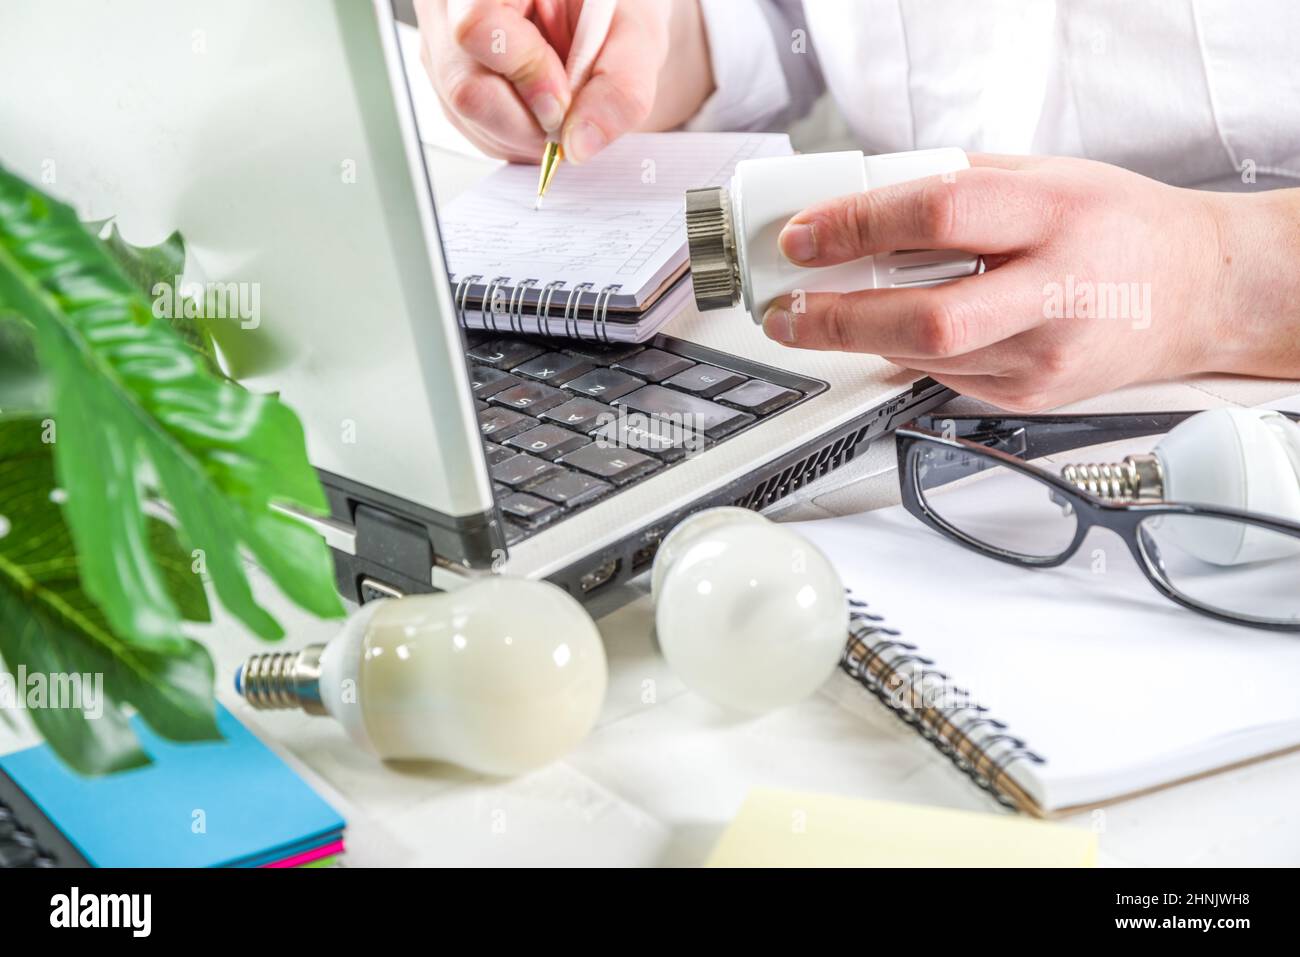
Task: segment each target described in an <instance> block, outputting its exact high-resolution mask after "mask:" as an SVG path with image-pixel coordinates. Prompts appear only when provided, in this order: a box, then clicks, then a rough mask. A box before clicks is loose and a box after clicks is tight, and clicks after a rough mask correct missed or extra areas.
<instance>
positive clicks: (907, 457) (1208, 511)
mask: <svg viewBox="0 0 1300 957" xmlns="http://www.w3.org/2000/svg"><path fill="white" fill-rule="evenodd" d="M1196 414H1198V413H1197V412H1194V411H1193V412H1162V413H1152V414H1126V413H1119V414H1103V415H1093V416H1087V417H1086V418H1085V417H1079V416H1065V415H1025V416H944V415H923V416H920V417H918V418H916V419H913V420H912V421H910V422H908V423H906V424H905V425H903V426H901V427H900V428H899V429H898V431H897V433H896V438H897V447H898V476H899V487H900V490H901V492H902V499H903V506H904V508H906V509H907V510H908V512H910V513H911V514H912V515H913V516H915V517H916V518H917V519H919V520H920V521H921V522H923V523H924V524H926V525H928V526H929V527H930V528H932V529H934V530H935V531H937V532H939V533H940V534H942V535H945V536H946V537H948V538H951V539H952V540H953V541H955V542H957V543H958V544H959V545H962V546H964V547H965V548H968V549H970V550H971V551H974V552H978V553H980V554H981V555H987V556H988V557H990V558H995V559H997V560H998V561H1002V562H1006V563H1008V564H1011V565H1020V566H1024V567H1031V568H1054V567H1057V566H1059V565H1063V564H1064V563H1065V562H1067V561H1069V560H1070V558H1071V557H1073V555H1074V554H1075V553H1076V552H1077V551H1078V550H1079V546H1080V545H1082V544H1083V541H1084V539H1085V538H1087V537H1088V533H1089V532H1090V531H1091V530H1092V528H1093V527H1094V526H1101V527H1102V528H1107V529H1110V530H1111V531H1113V532H1115V533H1116V534H1117V535H1119V537H1120V538H1122V539H1123V540H1124V542H1125V544H1126V545H1127V546H1128V549H1129V552H1130V553H1132V555H1133V559H1134V561H1136V562H1137V564H1138V567H1139V568H1140V569H1142V573H1143V574H1144V575H1145V576H1146V577H1147V580H1148V581H1150V582H1151V584H1152V585H1153V586H1154V587H1155V589H1156V590H1157V591H1159V592H1160V593H1161V594H1162V595H1164V596H1165V597H1166V598H1168V599H1169V600H1170V601H1173V602H1176V603H1177V604H1179V605H1182V606H1183V607H1185V608H1188V609H1190V610H1191V611H1194V612H1197V613H1198V614H1202V615H1208V616H1209V617H1211V618H1216V619H1218V620H1219V621H1226V622H1230V623H1232V624H1238V625H1247V626H1249V627H1253V628H1263V629H1268V630H1270V631H1283V632H1300V620H1297V621H1294V622H1284V621H1278V620H1277V619H1272V618H1256V617H1252V616H1249V615H1234V614H1232V613H1230V612H1225V611H1223V610H1222V609H1219V608H1215V607H1212V606H1210V605H1206V604H1204V603H1202V602H1198V601H1196V600H1195V599H1193V598H1189V597H1187V596H1186V595H1183V594H1182V593H1181V592H1179V591H1178V589H1177V588H1175V587H1174V585H1173V584H1172V583H1171V582H1170V581H1169V579H1168V578H1167V576H1166V575H1165V572H1164V569H1163V567H1161V566H1160V565H1158V564H1157V563H1156V562H1154V561H1153V560H1152V557H1151V556H1150V555H1148V554H1147V552H1146V550H1145V549H1144V547H1143V545H1142V541H1141V537H1140V535H1139V534H1138V531H1139V528H1140V527H1141V525H1142V523H1143V522H1145V521H1146V520H1147V519H1149V518H1152V517H1155V516H1159V515H1196V516H1203V517H1208V518H1220V519H1227V520H1230V521H1235V522H1241V523H1245V524H1248V525H1255V526H1258V527H1260V528H1264V529H1267V530H1269V531H1272V532H1277V533H1279V534H1282V535H1290V536H1293V537H1295V538H1300V522H1291V521H1287V520H1285V519H1280V518H1272V517H1270V516H1266V515H1258V514H1254V513H1251V512H1243V511H1239V510H1237V509H1231V508H1219V507H1215V506H1209V505H1196V504H1190V503H1177V502H1115V501H1109V500H1106V499H1101V498H1097V497H1096V496H1094V495H1091V494H1089V493H1088V492H1085V491H1083V490H1082V489H1080V488H1079V487H1078V486H1076V485H1073V484H1071V483H1070V482H1067V481H1066V480H1065V479H1063V478H1061V477H1060V476H1059V475H1054V474H1052V473H1051V472H1049V471H1047V470H1046V469H1042V468H1039V467H1037V466H1035V465H1031V464H1030V463H1029V462H1028V461H1026V460H1027V459H1030V460H1032V459H1036V458H1040V457H1042V456H1045V455H1054V454H1058V453H1061V452H1068V451H1070V450H1071V449H1078V448H1085V447H1087V446H1092V445H1101V444H1103V443H1107V442H1118V441H1122V440H1124V439H1135V438H1141V437H1143V436H1147V435H1160V434H1163V433H1165V432H1168V431H1169V430H1170V429H1172V428H1173V427H1174V426H1176V425H1178V424H1179V423H1180V422H1183V421H1185V420H1187V419H1189V418H1191V417H1192V416H1194V415H1196ZM1281 414H1283V415H1285V416H1287V418H1289V419H1291V420H1292V421H1295V422H1300V415H1298V414H1295V413H1290V412H1283V413H1281ZM926 445H930V446H938V447H940V448H945V449H949V450H957V451H961V452H964V453H966V454H967V455H971V456H975V457H977V458H984V459H991V460H993V462H994V463H995V464H997V465H1001V466H1004V467H1006V468H1009V469H1012V470H1013V471H1015V472H1019V473H1020V474H1022V475H1024V476H1026V477H1028V478H1030V479H1033V480H1034V481H1037V482H1040V483H1042V484H1044V485H1047V486H1049V487H1050V488H1051V489H1052V490H1053V491H1054V492H1056V493H1057V494H1058V495H1059V496H1061V498H1063V499H1064V500H1066V501H1067V502H1068V503H1069V504H1070V505H1071V506H1072V507H1073V509H1074V514H1075V516H1076V523H1075V531H1074V539H1073V541H1071V542H1070V544H1069V545H1067V546H1066V547H1065V549H1064V550H1063V551H1062V552H1061V553H1060V554H1058V555H1049V556H1042V557H1039V556H1031V555H1021V554H1017V553H1015V552H1011V551H1006V550H1004V549H1000V548H997V547H996V546H993V545H989V544H987V543H984V542H981V541H979V540H978V539H976V538H973V537H971V536H970V535H967V534H966V533H965V532H963V531H962V530H961V529H959V528H957V527H955V526H953V525H951V524H949V523H948V522H946V521H944V519H943V518H942V517H941V516H939V515H938V514H937V513H936V512H935V511H934V510H932V509H931V508H930V507H929V505H927V504H926V501H925V493H924V490H922V488H921V475H920V471H919V470H918V469H917V468H916V462H917V461H918V458H919V455H918V453H919V452H920V451H921V449H922V447H923V446H926ZM961 477H963V476H961V475H954V476H953V478H952V479H950V480H949V481H956V480H957V479H958V478H961ZM942 484H945V483H939V485H934V486H931V488H938V487H940V486H941V485H942ZM1297 587H1300V583H1297Z"/></svg>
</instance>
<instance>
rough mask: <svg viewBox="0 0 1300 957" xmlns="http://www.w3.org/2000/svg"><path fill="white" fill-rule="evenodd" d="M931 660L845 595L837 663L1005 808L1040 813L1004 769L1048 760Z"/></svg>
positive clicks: (876, 616) (1032, 800)
mask: <svg viewBox="0 0 1300 957" xmlns="http://www.w3.org/2000/svg"><path fill="white" fill-rule="evenodd" d="M933 665H934V662H933V661H931V660H930V659H929V658H926V657H924V656H922V655H921V654H919V653H918V651H917V648H916V646H915V645H911V644H908V643H907V642H905V641H901V640H900V633H899V632H897V631H895V630H894V629H892V628H889V627H887V626H886V625H885V624H884V619H883V618H882V617H881V616H880V615H876V614H872V613H871V612H869V611H867V604H866V602H863V601H860V600H858V599H855V598H854V597H853V596H852V594H851V593H850V595H849V641H848V644H847V645H846V646H845V649H844V655H843V657H842V658H841V659H840V667H841V668H842V669H843V670H844V671H845V672H846V673H847V674H848V675H849V676H850V677H851V678H853V679H854V680H855V681H857V682H858V683H859V684H861V685H862V686H863V687H864V688H866V689H867V691H869V692H871V694H872V695H874V696H875V697H876V698H877V699H879V700H880V702H881V703H882V704H883V705H884V706H885V707H886V708H888V709H889V710H890V711H892V712H893V713H894V715H895V717H897V718H898V719H899V720H901V721H903V722H904V723H905V724H907V725H909V726H911V727H912V728H913V729H914V730H915V731H916V732H917V733H918V734H919V735H920V736H921V737H922V738H924V739H925V740H926V741H928V742H930V744H931V745H932V746H933V747H934V748H935V749H936V750H937V751H938V752H939V753H940V754H942V755H943V756H944V757H945V758H947V759H948V760H949V761H950V762H952V764H953V765H954V766H955V767H956V768H957V769H958V770H959V771H961V772H962V773H963V774H965V775H966V776H967V777H968V778H970V779H971V780H972V781H974V782H975V784H976V786H977V787H979V788H980V789H981V790H983V791H987V792H988V793H989V794H991V795H992V796H993V798H994V800H996V801H997V802H998V803H999V804H1001V805H1002V806H1003V807H1007V808H1010V809H1012V810H1014V811H1024V812H1027V813H1029V814H1033V815H1035V816H1041V815H1042V810H1041V809H1040V808H1039V807H1038V804H1037V802H1036V801H1035V800H1034V799H1033V798H1032V797H1031V796H1030V795H1029V794H1028V792H1026V791H1025V790H1024V788H1022V787H1021V786H1020V785H1019V784H1018V783H1017V782H1016V781H1015V779H1014V778H1012V777H1011V775H1009V774H1007V768H1008V767H1010V766H1011V765H1012V764H1015V763H1016V762H1017V761H1029V762H1031V763H1033V764H1045V763H1046V759H1045V758H1043V757H1041V756H1040V755H1038V754H1037V753H1035V752H1034V751H1032V750H1030V748H1029V746H1028V745H1027V744H1026V743H1025V742H1024V741H1023V740H1021V739H1020V738H1018V737H1016V736H1015V735H1013V734H1011V733H1010V732H1009V731H1008V730H1007V726H1006V725H1005V724H1004V723H1002V722H1001V721H998V720H997V719H996V718H993V717H991V716H990V715H989V714H988V709H987V708H985V707H984V706H983V705H978V704H970V703H966V701H965V700H964V699H966V698H967V697H968V692H967V691H966V690H965V689H962V688H958V687H957V686H956V685H954V684H952V682H951V681H950V679H949V678H948V676H947V675H946V674H944V673H943V672H942V671H939V670H938V669H936V668H933V667H932V666H933ZM936 696H937V698H938V700H940V701H946V700H947V699H948V698H949V697H950V696H956V697H959V698H960V699H963V700H962V702H961V703H959V704H955V705H950V706H947V707H940V706H936V705H934V704H932V703H931V702H932V701H934V700H935V697H936Z"/></svg>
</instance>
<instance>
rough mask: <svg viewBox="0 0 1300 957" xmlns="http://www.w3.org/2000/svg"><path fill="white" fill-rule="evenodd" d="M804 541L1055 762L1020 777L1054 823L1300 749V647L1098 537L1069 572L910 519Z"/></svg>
mask: <svg viewBox="0 0 1300 957" xmlns="http://www.w3.org/2000/svg"><path fill="white" fill-rule="evenodd" d="M1081 458H1087V457H1086V456H1083V457H1081ZM998 481H999V480H998V479H997V478H988V479H986V480H985V481H984V483H983V485H984V486H987V487H991V486H993V485H994V483H996V482H998ZM1023 489H1024V486H1023V485H1022V484H1020V483H1019V482H1013V483H1012V484H1011V486H1009V487H1005V486H1004V488H1003V489H1002V490H1001V492H1002V493H1004V494H1015V492H1016V491H1019V492H1023ZM990 491H991V492H997V491H998V490H995V489H990ZM791 527H793V528H794V529H796V530H797V531H799V532H801V533H802V534H804V535H806V536H807V537H808V538H809V539H811V540H812V541H813V542H814V544H816V545H818V546H819V547H820V548H822V549H823V550H824V551H825V552H826V554H827V556H828V557H829V558H830V559H831V561H832V562H833V563H834V564H835V566H836V567H837V568H838V569H839V571H840V574H841V576H842V577H843V578H844V581H845V584H846V585H847V586H848V587H849V588H850V589H851V590H852V591H853V593H854V595H855V597H857V598H861V599H863V600H865V601H866V602H867V603H868V605H869V610H870V611H872V612H874V613H877V614H880V615H882V616H884V619H885V624H886V625H888V626H889V627H890V628H894V629H897V630H898V631H899V632H901V640H902V641H906V642H908V643H909V644H914V645H916V646H917V649H918V653H919V654H922V655H924V656H925V657H927V658H932V659H934V662H935V665H934V667H936V668H938V669H939V670H940V671H942V672H944V673H946V674H947V675H948V677H949V678H950V680H951V681H952V683H953V684H955V685H957V686H958V687H960V688H963V689H966V690H967V691H969V692H970V694H971V695H972V696H973V698H974V700H975V701H976V702H978V703H980V704H982V705H985V706H987V707H988V708H989V714H990V715H991V716H992V717H994V718H997V719H999V720H1001V721H1004V722H1005V723H1006V724H1007V730H1008V732H1009V733H1010V734H1013V735H1015V736H1016V737H1019V738H1023V739H1024V741H1025V743H1026V745H1027V746H1028V747H1029V748H1030V749H1031V750H1033V751H1035V752H1036V753H1038V754H1039V755H1041V756H1042V757H1044V758H1045V759H1046V763H1045V764H1042V765H1033V764H1028V763H1025V762H1017V763H1014V764H1012V765H1011V766H1010V768H1009V773H1010V774H1011V775H1012V776H1013V777H1015V778H1016V779H1017V780H1018V781H1019V782H1020V783H1021V784H1022V785H1023V786H1024V787H1025V788H1026V790H1028V791H1029V792H1030V794H1032V795H1033V796H1034V797H1035V799H1036V800H1037V801H1038V802H1039V804H1040V805H1041V806H1042V807H1043V808H1044V809H1045V810H1052V809H1059V808H1064V807H1071V806H1075V805H1079V804H1088V803H1093V802H1099V801H1105V800H1110V799H1113V798H1116V797H1120V796H1122V795H1126V794H1130V793H1132V792H1135V791H1139V790H1143V789H1146V788H1150V787H1154V786H1157V785H1162V784H1168V783H1172V782H1174V781H1177V780H1180V779H1182V778H1185V777H1188V776H1190V775H1193V774H1197V773H1201V772H1205V771H1211V770H1215V769H1218V768H1222V767H1224V766H1226V765H1228V764H1232V763H1236V762H1240V761H1244V760H1247V759H1249V758H1253V757H1258V756H1261V755H1264V754H1268V753H1271V752H1274V751H1278V750H1281V749H1284V748H1287V747H1291V746H1294V745H1296V744H1300V637H1297V636H1294V635H1286V634H1281V633H1275V632H1267V631H1261V630H1258V629H1253V628H1244V627H1241V626H1235V625H1230V624H1226V623H1223V622H1219V621H1215V620H1213V619H1210V618H1207V617H1205V616H1203V615H1198V614H1196V613H1194V612H1192V611H1189V610H1186V609H1184V608H1182V607H1180V606H1178V605H1175V604H1174V603H1173V602H1170V601H1169V600H1168V599H1166V598H1164V597H1163V596H1161V595H1160V594H1159V593H1158V592H1156V590H1155V589H1154V588H1152V587H1151V585H1150V584H1149V583H1148V582H1147V580H1146V578H1145V577H1144V576H1143V575H1142V573H1141V572H1140V571H1139V570H1138V568H1137V567H1136V565H1135V564H1134V562H1133V559H1132V557H1131V556H1130V554H1129V552H1128V548H1127V546H1126V545H1125V544H1124V543H1123V542H1122V541H1121V540H1120V539H1119V538H1118V537H1116V536H1115V535H1113V534H1111V533H1110V532H1107V531H1104V530H1097V529H1094V530H1093V531H1092V533H1091V534H1090V535H1089V537H1088V539H1087V540H1086V541H1085V542H1084V543H1083V545H1082V547H1081V548H1080V549H1079V551H1078V553H1076V555H1075V556H1074V558H1073V559H1071V560H1070V562H1068V563H1067V564H1066V565H1064V566H1062V567H1060V568H1054V569H1025V568H1018V567H1015V566H1012V565H1007V564H1004V563H1002V562H998V561H995V560H993V559H990V558H985V557H983V556H981V555H978V554H976V553H974V552H971V551H968V550H967V549H965V548H962V547H961V546H959V545H957V544H955V543H953V542H951V541H949V540H947V539H945V538H943V537H942V536H940V535H939V534H938V533H937V532H934V531H931V530H930V529H929V528H927V527H926V526H924V525H922V524H921V523H920V522H919V521H917V520H916V519H915V518H913V517H912V516H911V515H909V514H908V513H907V512H906V511H904V510H903V508H902V507H901V506H897V507H894V508H888V509H882V510H880V511H876V512H869V513H865V514H862V515H853V516H846V517H843V518H834V519H823V520H820V521H813V522H801V523H797V524H795V525H793V526H791ZM857 693H859V694H860V693H862V691H861V689H860V688H857Z"/></svg>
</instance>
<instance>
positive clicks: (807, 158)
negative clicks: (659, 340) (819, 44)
mask: <svg viewBox="0 0 1300 957" xmlns="http://www.w3.org/2000/svg"><path fill="white" fill-rule="evenodd" d="M969 168H970V163H969V162H968V161H967V159H966V154H965V153H964V152H963V151H962V150H960V149H957V148H955V147H945V148H943V149H932V150H914V151H912V152H908V153H883V154H881V155H879V156H864V155H863V154H862V153H861V152H858V151H856V150H854V151H850V152H844V153H807V154H803V155H799V156H779V157H771V158H767V159H752V160H743V161H742V162H740V163H738V164H737V165H736V174H735V176H733V177H732V179H731V183H730V185H729V186H725V187H710V188H707V189H692V190H688V191H687V193H686V236H687V240H688V243H689V246H690V257H691V276H692V280H693V282H694V286H695V303H696V305H697V306H698V307H699V309H700V310H701V311H707V310H710V309H728V308H730V307H732V306H734V305H736V304H737V303H738V302H741V301H743V302H744V304H745V309H746V310H747V311H748V312H749V314H750V315H751V316H752V317H753V319H754V322H756V323H761V322H762V321H763V313H764V312H766V311H767V307H768V306H769V305H771V303H772V300H774V299H776V298H777V297H778V296H784V295H788V294H792V293H795V292H797V291H800V290H802V291H803V292H856V291H857V290H859V289H889V288H893V287H899V286H932V285H935V284H937V283H941V282H948V281H950V280H953V279H959V278H960V277H962V276H970V275H973V274H974V273H976V272H979V270H980V259H979V257H978V256H974V255H971V254H970V253H967V252H962V251H959V250H931V249H922V250H917V249H907V250H898V251H896V252H891V253H886V254H882V255H876V256H866V257H864V258H862V259H858V260H855V261H853V262H849V263H842V264H841V265H838V266H827V267H820V268H807V267H803V266H797V265H795V264H794V263H792V262H790V261H789V260H788V259H786V258H785V256H783V255H782V254H781V250H780V247H779V246H778V244H777V237H778V236H780V234H781V230H782V229H783V228H784V227H785V224H786V223H787V222H789V221H790V217H792V216H794V215H795V214H796V213H798V212H800V211H801V210H803V209H806V208H807V207H809V206H812V205H813V204H815V203H820V202H822V201H823V200H828V199H834V198H836V197H839V196H847V195H849V194H851V193H860V192H865V191H866V190H869V189H878V188H880V187H882V186H892V185H893V184H895V183H904V182H907V181H908V180H913V179H921V178H922V177H925V176H940V175H943V174H944V173H955V172H957V171H958V170H963V169H969Z"/></svg>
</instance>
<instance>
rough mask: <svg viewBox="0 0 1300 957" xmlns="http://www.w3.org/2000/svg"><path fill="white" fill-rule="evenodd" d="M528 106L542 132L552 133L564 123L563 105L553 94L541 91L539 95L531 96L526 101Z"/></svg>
mask: <svg viewBox="0 0 1300 957" xmlns="http://www.w3.org/2000/svg"><path fill="white" fill-rule="evenodd" d="M528 108H529V109H530V110H532V111H533V116H535V117H537V122H538V123H539V124H540V125H541V127H542V130H543V132H546V133H554V132H555V131H556V130H558V129H559V128H560V127H561V126H562V125H563V124H564V107H562V106H561V105H560V101H559V100H557V99H556V98H555V96H554V95H553V94H550V93H542V94H541V95H540V96H535V97H533V98H532V100H530V101H529V103H528Z"/></svg>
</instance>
